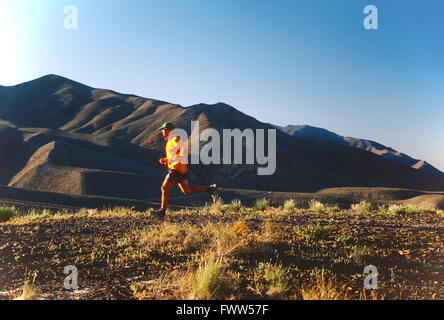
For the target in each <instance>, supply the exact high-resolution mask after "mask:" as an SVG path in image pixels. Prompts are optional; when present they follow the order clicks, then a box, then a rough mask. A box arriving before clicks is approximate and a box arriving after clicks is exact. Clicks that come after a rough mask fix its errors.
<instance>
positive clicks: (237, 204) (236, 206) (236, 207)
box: [228, 199, 242, 212]
mask: <svg viewBox="0 0 444 320" xmlns="http://www.w3.org/2000/svg"><path fill="white" fill-rule="evenodd" d="M228 208H229V209H230V210H231V211H233V212H240V211H242V202H241V201H240V200H239V199H234V200H233V201H231V203H230V204H229V205H228Z"/></svg>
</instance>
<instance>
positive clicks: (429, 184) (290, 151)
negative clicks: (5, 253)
mask: <svg viewBox="0 0 444 320" xmlns="http://www.w3.org/2000/svg"><path fill="white" fill-rule="evenodd" d="M196 120H198V121H199V126H200V128H199V132H202V131H203V130H204V129H206V128H214V129H216V130H218V131H220V132H221V130H222V129H230V128H231V129H234V128H238V129H241V130H244V129H247V128H251V129H253V130H255V129H265V130H266V129H273V128H275V127H274V126H273V125H270V124H267V123H263V122H260V121H258V120H257V119H256V118H254V117H252V116H250V115H248V114H245V113H242V112H240V111H238V110H237V109H236V108H234V107H232V106H230V105H228V104H225V103H216V104H212V105H209V104H204V103H201V104H196V105H193V106H189V107H183V106H181V105H179V104H173V103H168V102H165V101H161V100H155V99H148V98H143V97H139V96H135V95H128V94H120V93H117V92H115V91H112V90H107V89H95V88H92V87H89V86H86V85H82V84H81V83H78V82H75V81H72V80H70V79H67V78H63V77H58V76H55V75H49V76H46V77H42V78H39V79H35V80H32V81H30V82H26V83H24V84H20V85H17V86H12V87H4V88H2V90H0V149H1V151H2V155H1V156H0V166H1V168H2V170H1V172H0V184H4V185H11V186H12V185H13V186H18V185H19V186H20V187H21V188H25V189H26V188H28V189H33V190H40V191H48V192H63V193H71V194H85V195H99V196H114V197H126V198H137V199H143V198H146V197H148V196H151V197H152V196H154V195H158V194H159V186H160V184H161V182H162V179H163V177H164V174H165V173H166V172H165V168H164V167H163V166H161V165H159V164H158V161H157V159H158V157H161V156H163V152H164V140H163V138H162V136H161V135H160V132H159V131H158V128H159V127H160V126H161V125H162V124H163V123H164V122H166V121H171V122H173V123H175V124H176V126H177V127H178V128H183V129H184V130H186V132H188V133H189V135H191V134H192V133H191V121H196ZM193 134H196V133H193ZM52 142H55V143H53V144H52ZM48 144H49V146H47V148H50V149H51V150H50V154H51V155H52V156H51V157H46V158H45V157H43V158H42V159H43V163H42V164H39V165H37V166H36V165H35V163H34V162H33V159H34V158H32V157H33V155H35V156H36V157H37V156H38V154H36V153H37V152H38V150H39V149H40V148H42V147H44V146H45V145H48ZM203 144H204V143H203V142H201V146H202V145H203ZM276 153H277V169H276V172H275V174H274V175H272V176H257V174H256V171H257V167H258V164H254V165H235V164H232V165H208V166H205V165H202V164H201V165H189V177H190V180H191V182H192V183H201V184H208V183H218V184H220V185H223V186H225V187H236V188H244V189H257V190H261V189H262V190H275V191H310V192H311V191H316V190H319V189H323V188H328V187H351V186H360V187H372V186H377V187H403V188H416V189H424V190H444V179H442V178H440V177H437V176H435V175H433V174H430V173H428V172H423V171H422V170H416V169H413V168H410V167H409V166H406V165H404V164H400V163H394V162H393V161H389V160H387V159H385V158H383V157H381V156H378V155H376V154H374V153H372V152H368V151H367V150H363V149H359V148H354V147H351V146H349V145H347V144H346V143H338V142H331V141H327V140H325V139H318V138H316V139H301V138H298V137H292V136H290V135H288V134H286V133H284V132H281V131H277V149H276ZM221 154H222V153H221ZM122 164H124V166H123V167H122ZM20 174H22V177H23V178H22V179H13V178H14V177H19V176H20ZM64 175H66V177H69V179H68V178H66V179H65V180H66V181H64V178H63V177H64ZM25 177H26V178H25ZM51 177H53V179H52V178H51ZM176 191H177V190H176ZM176 191H175V192H176Z"/></svg>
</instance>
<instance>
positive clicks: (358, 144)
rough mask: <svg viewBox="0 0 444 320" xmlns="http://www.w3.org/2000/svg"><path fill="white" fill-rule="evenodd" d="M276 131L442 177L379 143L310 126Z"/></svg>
mask: <svg viewBox="0 0 444 320" xmlns="http://www.w3.org/2000/svg"><path fill="white" fill-rule="evenodd" d="M275 127H276V128H277V129H279V130H281V131H283V132H285V133H287V134H289V135H291V136H294V137H298V138H301V139H307V138H310V137H319V138H323V139H326V140H333V141H336V142H339V143H346V144H349V145H350V146H352V147H355V148H360V149H364V150H367V151H370V152H373V153H375V154H377V155H379V156H382V157H384V158H386V159H388V160H391V161H394V162H397V163H402V164H405V165H408V166H409V167H412V168H415V169H419V170H424V171H427V172H429V173H432V174H437V175H440V176H444V172H442V171H440V170H439V169H437V168H435V167H433V166H432V165H431V164H430V163H428V162H427V161H425V160H420V159H414V158H412V157H410V156H408V155H406V154H404V153H402V152H399V151H397V150H395V149H393V148H391V147H387V146H385V145H383V144H381V143H379V142H376V141H373V140H368V139H360V138H353V137H349V136H341V135H338V134H336V133H334V132H331V131H329V130H327V129H324V128H319V127H314V126H310V125H287V126H285V127H280V126H275Z"/></svg>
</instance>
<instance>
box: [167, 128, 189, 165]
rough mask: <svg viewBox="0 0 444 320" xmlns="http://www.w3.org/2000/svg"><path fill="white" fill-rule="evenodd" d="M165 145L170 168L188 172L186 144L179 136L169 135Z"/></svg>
mask: <svg viewBox="0 0 444 320" xmlns="http://www.w3.org/2000/svg"><path fill="white" fill-rule="evenodd" d="M166 140H167V144H166V147H165V151H166V156H167V159H168V169H170V170H175V171H178V172H180V173H185V172H187V165H186V156H187V151H186V147H185V144H184V143H183V142H182V141H181V140H180V138H179V137H177V136H172V137H167V138H166Z"/></svg>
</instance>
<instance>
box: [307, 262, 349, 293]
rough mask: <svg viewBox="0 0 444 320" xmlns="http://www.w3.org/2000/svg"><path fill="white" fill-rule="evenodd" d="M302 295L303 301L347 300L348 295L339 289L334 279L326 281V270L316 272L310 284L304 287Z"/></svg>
mask: <svg viewBox="0 0 444 320" xmlns="http://www.w3.org/2000/svg"><path fill="white" fill-rule="evenodd" d="M300 294H301V297H302V299H303V300H345V299H347V295H346V294H343V293H342V292H340V291H339V290H338V288H337V284H336V279H335V278H334V277H332V278H330V279H329V280H326V278H325V270H324V269H322V270H314V272H313V273H312V276H311V279H310V281H309V282H308V283H305V284H303V285H302V287H301V289H300Z"/></svg>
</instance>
